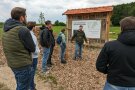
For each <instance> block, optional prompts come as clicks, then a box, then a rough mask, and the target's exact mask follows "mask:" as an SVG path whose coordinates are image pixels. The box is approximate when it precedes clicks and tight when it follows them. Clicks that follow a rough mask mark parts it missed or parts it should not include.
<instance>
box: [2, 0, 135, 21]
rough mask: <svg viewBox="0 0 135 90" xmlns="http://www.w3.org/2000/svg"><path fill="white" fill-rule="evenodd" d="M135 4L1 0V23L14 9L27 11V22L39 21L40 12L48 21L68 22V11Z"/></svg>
mask: <svg viewBox="0 0 135 90" xmlns="http://www.w3.org/2000/svg"><path fill="white" fill-rule="evenodd" d="M129 2H135V0H0V12H1V13H0V22H3V21H5V20H6V19H8V18H10V11H11V9H12V8H13V7H17V6H20V7H24V8H26V9H27V20H28V21H37V22H38V18H39V14H40V12H43V13H44V14H45V18H46V20H52V21H53V22H54V21H55V20H59V21H64V22H65V21H66V17H65V16H62V13H63V12H65V11H66V10H67V9H74V8H85V7H98V6H108V5H116V4H121V3H129Z"/></svg>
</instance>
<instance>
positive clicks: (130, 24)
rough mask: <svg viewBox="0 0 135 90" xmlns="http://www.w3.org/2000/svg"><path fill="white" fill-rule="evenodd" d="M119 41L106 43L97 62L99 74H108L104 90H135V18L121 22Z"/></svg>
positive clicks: (127, 18) (128, 18)
mask: <svg viewBox="0 0 135 90" xmlns="http://www.w3.org/2000/svg"><path fill="white" fill-rule="evenodd" d="M120 27H121V33H120V35H119V36H118V39H117V40H114V41H109V42H107V43H105V45H104V47H103V48H102V50H101V52H100V54H99V56H98V58H97V62H96V68H97V70H98V71H99V72H101V73H104V74H107V81H106V84H105V86H104V89H103V90H135V17H126V18H124V19H122V20H121V21H120Z"/></svg>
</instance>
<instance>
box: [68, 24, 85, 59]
mask: <svg viewBox="0 0 135 90" xmlns="http://www.w3.org/2000/svg"><path fill="white" fill-rule="evenodd" d="M74 39H75V42H76V43H75V57H74V60H76V59H77V58H80V59H82V48H83V43H84V40H85V42H86V43H87V38H86V35H85V33H84V31H83V26H82V25H80V26H79V30H77V31H76V32H75V33H74V35H73V37H72V39H71V42H72V41H73V40H74Z"/></svg>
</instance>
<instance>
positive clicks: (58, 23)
mask: <svg viewBox="0 0 135 90" xmlns="http://www.w3.org/2000/svg"><path fill="white" fill-rule="evenodd" d="M54 25H55V26H66V24H65V23H64V22H59V21H58V20H56V21H55V23H54Z"/></svg>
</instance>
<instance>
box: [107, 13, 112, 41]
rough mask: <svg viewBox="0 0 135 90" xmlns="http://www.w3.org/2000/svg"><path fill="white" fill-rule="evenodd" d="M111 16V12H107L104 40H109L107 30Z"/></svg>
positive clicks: (108, 29)
mask: <svg viewBox="0 0 135 90" xmlns="http://www.w3.org/2000/svg"><path fill="white" fill-rule="evenodd" d="M110 18H111V12H108V13H107V19H106V42H107V41H109V31H110V24H111V21H110Z"/></svg>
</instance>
